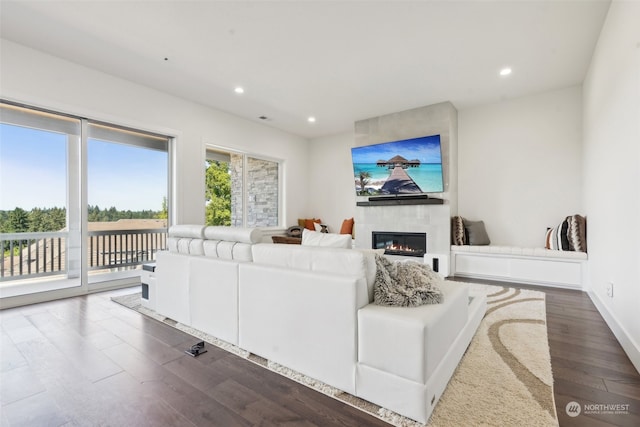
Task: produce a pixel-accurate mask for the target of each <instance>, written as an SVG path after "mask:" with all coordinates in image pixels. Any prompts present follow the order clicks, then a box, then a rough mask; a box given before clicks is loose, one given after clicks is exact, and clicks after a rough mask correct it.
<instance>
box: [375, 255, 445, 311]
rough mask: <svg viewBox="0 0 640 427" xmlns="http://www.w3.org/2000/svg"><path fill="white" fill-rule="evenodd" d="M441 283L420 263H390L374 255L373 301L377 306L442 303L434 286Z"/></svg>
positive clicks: (415, 305) (439, 279) (411, 305)
mask: <svg viewBox="0 0 640 427" xmlns="http://www.w3.org/2000/svg"><path fill="white" fill-rule="evenodd" d="M441 280H442V279H441V278H440V276H438V274H437V273H434V272H433V270H431V268H430V267H429V266H428V265H426V264H423V263H420V262H414V261H408V262H403V261H395V262H391V261H389V260H388V259H387V258H386V257H384V256H380V255H376V280H375V283H374V288H373V301H374V302H375V303H376V304H378V305H390V306H395V307H417V306H420V305H424V304H439V303H441V302H442V300H443V296H442V292H441V291H440V288H439V287H438V286H437V282H439V281H441Z"/></svg>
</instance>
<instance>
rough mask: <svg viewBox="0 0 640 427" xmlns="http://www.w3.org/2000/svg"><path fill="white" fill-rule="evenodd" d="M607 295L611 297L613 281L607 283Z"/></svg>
mask: <svg viewBox="0 0 640 427" xmlns="http://www.w3.org/2000/svg"><path fill="white" fill-rule="evenodd" d="M607 296H608V297H609V298H613V282H609V283H607Z"/></svg>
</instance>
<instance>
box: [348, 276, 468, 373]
mask: <svg viewBox="0 0 640 427" xmlns="http://www.w3.org/2000/svg"><path fill="white" fill-rule="evenodd" d="M440 288H441V290H442V294H443V299H444V300H443V302H442V304H435V305H423V306H419V307H388V306H380V305H376V304H369V305H367V306H366V307H363V308H361V309H360V310H358V363H360V364H365V365H367V366H370V367H372V368H375V369H378V370H380V371H383V372H387V373H389V374H392V375H396V376H399V377H402V378H405V379H408V380H411V381H415V382H417V383H420V384H426V382H427V380H428V378H429V376H430V375H431V374H432V373H433V372H434V371H435V369H436V368H437V367H438V365H439V363H440V362H441V361H442V358H443V357H444V355H445V354H446V353H447V350H448V349H449V347H450V346H451V345H452V343H453V342H454V340H455V339H456V337H457V336H458V334H459V333H460V331H461V330H462V329H463V328H464V326H465V324H466V323H467V317H468V305H469V291H468V287H467V286H466V285H464V284H461V283H455V282H450V281H443V282H442V283H441V284H440Z"/></svg>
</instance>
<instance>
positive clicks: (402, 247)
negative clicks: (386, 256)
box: [385, 243, 417, 252]
mask: <svg viewBox="0 0 640 427" xmlns="http://www.w3.org/2000/svg"><path fill="white" fill-rule="evenodd" d="M385 249H387V250H390V251H402V252H417V250H416V249H413V248H412V247H411V246H407V245H398V244H395V243H392V244H390V245H387V246H385Z"/></svg>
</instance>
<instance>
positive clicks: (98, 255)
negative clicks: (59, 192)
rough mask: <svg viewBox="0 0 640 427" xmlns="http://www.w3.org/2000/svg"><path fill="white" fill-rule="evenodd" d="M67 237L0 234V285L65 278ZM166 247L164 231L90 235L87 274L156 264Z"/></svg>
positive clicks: (62, 234)
mask: <svg viewBox="0 0 640 427" xmlns="http://www.w3.org/2000/svg"><path fill="white" fill-rule="evenodd" d="M68 236H69V233H68V232H66V231H64V232H37V233H0V248H3V260H2V263H1V264H0V281H7V280H18V279H28V278H36V277H42V276H51V275H60V274H66V272H67V239H68ZM166 247H167V229H166V228H157V229H140V230H109V231H90V232H88V237H87V246H86V248H87V262H88V264H89V270H103V269H113V268H124V267H134V266H137V265H140V264H142V263H145V262H149V261H153V260H155V255H156V252H158V251H159V250H163V249H165V248H166Z"/></svg>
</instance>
